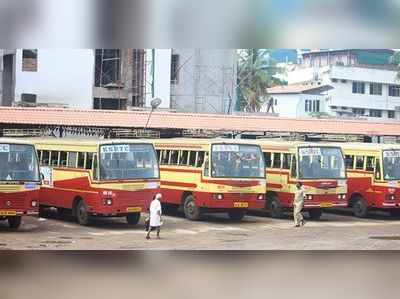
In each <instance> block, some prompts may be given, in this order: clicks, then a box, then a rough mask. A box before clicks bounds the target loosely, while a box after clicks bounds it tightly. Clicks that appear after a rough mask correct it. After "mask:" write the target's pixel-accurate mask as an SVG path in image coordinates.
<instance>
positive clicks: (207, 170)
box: [204, 156, 210, 176]
mask: <svg viewBox="0 0 400 299" xmlns="http://www.w3.org/2000/svg"><path fill="white" fill-rule="evenodd" d="M204 176H210V163H209V161H208V156H205V158H204Z"/></svg>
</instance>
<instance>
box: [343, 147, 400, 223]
mask: <svg viewBox="0 0 400 299" xmlns="http://www.w3.org/2000/svg"><path fill="white" fill-rule="evenodd" d="M341 146H342V148H343V151H344V153H345V159H346V168H347V177H348V198H349V207H350V208H352V210H353V213H354V215H355V216H357V217H367V216H368V212H369V211H371V210H377V209H380V210H386V211H388V212H390V214H391V215H392V216H396V217H398V216H400V145H389V144H371V143H347V144H342V145H341Z"/></svg>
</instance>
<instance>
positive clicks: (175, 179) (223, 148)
mask: <svg viewBox="0 0 400 299" xmlns="http://www.w3.org/2000/svg"><path fill="white" fill-rule="evenodd" d="M154 145H155V148H156V151H157V154H158V158H159V164H160V169H161V190H162V193H163V203H164V204H172V205H175V206H180V208H181V209H182V210H183V212H184V214H185V216H186V218H188V219H190V220H199V219H200V218H201V216H202V214H203V213H205V212H227V213H228V215H229V217H230V218H231V219H233V220H236V221H239V220H241V219H242V218H243V217H244V215H245V213H246V211H247V209H250V208H251V209H257V208H262V207H264V205H265V170H264V159H263V156H262V152H261V148H260V146H259V145H257V144H255V143H252V142H251V141H250V142H243V141H237V140H229V139H220V140H218V139H189V138H178V139H159V140H154Z"/></svg>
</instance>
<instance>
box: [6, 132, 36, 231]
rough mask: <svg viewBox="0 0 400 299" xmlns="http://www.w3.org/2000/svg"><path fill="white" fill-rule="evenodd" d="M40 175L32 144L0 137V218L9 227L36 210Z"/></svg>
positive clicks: (34, 213)
mask: <svg viewBox="0 0 400 299" xmlns="http://www.w3.org/2000/svg"><path fill="white" fill-rule="evenodd" d="M39 190H40V175H39V165H38V159H37V155H36V151H35V147H34V146H33V144H31V143H29V142H25V141H17V140H14V139H3V138H0V220H7V221H8V224H9V226H10V227H11V228H14V229H17V228H18V227H19V226H20V225H21V217H22V216H25V215H37V214H38V199H39Z"/></svg>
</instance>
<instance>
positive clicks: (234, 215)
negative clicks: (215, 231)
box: [228, 210, 246, 221]
mask: <svg viewBox="0 0 400 299" xmlns="http://www.w3.org/2000/svg"><path fill="white" fill-rule="evenodd" d="M228 215H229V218H230V219H231V220H233V221H241V220H242V219H243V217H244V216H245V215H246V210H231V211H229V212H228Z"/></svg>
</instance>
